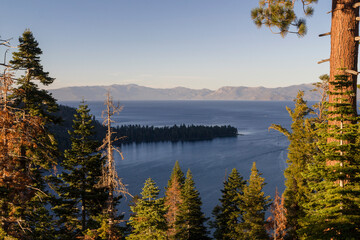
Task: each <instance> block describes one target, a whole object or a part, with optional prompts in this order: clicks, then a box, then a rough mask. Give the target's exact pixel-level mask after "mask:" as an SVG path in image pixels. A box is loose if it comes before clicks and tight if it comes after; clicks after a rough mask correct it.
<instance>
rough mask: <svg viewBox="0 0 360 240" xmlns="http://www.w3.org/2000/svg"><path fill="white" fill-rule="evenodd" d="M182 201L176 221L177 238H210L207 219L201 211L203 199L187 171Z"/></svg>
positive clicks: (193, 239)
mask: <svg viewBox="0 0 360 240" xmlns="http://www.w3.org/2000/svg"><path fill="white" fill-rule="evenodd" d="M181 197H182V203H181V205H180V210H179V215H178V218H177V222H176V227H177V229H176V231H177V233H178V234H177V235H176V238H177V239H184V240H185V239H187V240H195V239H197V240H202V239H209V237H208V236H207V234H208V231H207V229H206V227H205V222H206V221H207V219H206V218H205V216H204V214H203V213H202V211H201V205H202V203H201V199H200V194H199V192H198V191H197V190H196V189H195V183H194V180H193V177H192V174H191V172H190V169H189V170H188V171H187V173H186V179H185V182H184V185H183V188H182V192H181Z"/></svg>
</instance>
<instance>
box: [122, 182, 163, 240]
mask: <svg viewBox="0 0 360 240" xmlns="http://www.w3.org/2000/svg"><path fill="white" fill-rule="evenodd" d="M159 192H160V190H159V188H158V187H157V186H156V185H155V182H154V181H153V180H152V179H151V178H149V179H147V180H146V182H145V185H144V188H143V190H142V192H141V196H142V197H141V199H138V200H137V201H136V203H135V205H134V206H130V208H131V211H132V212H133V215H132V216H131V217H130V221H129V224H130V225H131V227H132V233H131V234H130V235H129V236H128V237H127V238H126V239H128V240H136V239H138V240H155V239H167V237H166V235H167V234H166V231H167V223H166V219H165V213H166V208H165V205H164V199H163V198H158V195H159Z"/></svg>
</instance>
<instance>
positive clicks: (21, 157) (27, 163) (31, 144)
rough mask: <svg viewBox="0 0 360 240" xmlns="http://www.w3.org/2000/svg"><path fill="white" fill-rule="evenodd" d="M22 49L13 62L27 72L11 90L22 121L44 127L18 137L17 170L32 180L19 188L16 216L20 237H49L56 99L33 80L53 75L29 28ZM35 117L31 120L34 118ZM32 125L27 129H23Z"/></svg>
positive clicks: (47, 82)
mask: <svg viewBox="0 0 360 240" xmlns="http://www.w3.org/2000/svg"><path fill="white" fill-rule="evenodd" d="M19 42H20V45H19V46H18V49H19V51H18V52H15V53H13V60H12V61H10V66H11V67H12V68H13V69H15V70H19V71H25V74H24V75H22V76H21V77H20V78H18V79H17V85H18V87H17V88H14V89H13V90H12V94H11V98H12V99H13V100H14V101H15V104H14V105H13V106H12V107H15V108H17V109H18V110H19V113H20V112H21V114H23V117H24V118H23V120H22V121H20V122H21V124H25V123H26V122H28V120H26V118H27V119H33V120H34V119H37V120H36V122H37V123H36V124H37V126H36V127H35V126H34V127H33V130H35V129H41V131H36V132H34V133H33V134H32V135H31V136H30V135H23V136H21V137H20V140H19V143H20V145H19V148H18V155H17V156H18V157H17V170H18V171H19V172H23V173H24V174H26V175H27V176H28V178H29V179H30V180H31V181H30V182H27V183H28V184H27V185H26V188H27V190H26V191H23V192H20V193H19V195H18V196H17V197H20V198H22V199H27V201H24V202H23V203H22V204H21V207H19V208H17V209H16V210H17V211H16V215H17V216H16V218H17V219H20V220H19V221H17V223H18V227H19V229H20V230H19V232H20V233H21V232H22V233H23V234H22V235H21V237H20V238H21V239H49V238H51V236H53V229H52V226H51V222H52V219H51V215H50V214H49V211H48V209H49V201H50V199H51V196H50V194H49V193H48V192H47V188H46V186H45V184H46V181H45V177H44V176H45V175H47V174H49V173H48V172H46V171H48V170H49V169H50V167H51V165H53V164H55V163H56V162H57V154H58V153H57V148H56V142H55V141H54V138H53V136H52V135H51V134H49V132H48V129H47V128H48V126H49V125H48V124H49V122H51V121H54V120H55V118H53V117H51V115H50V114H49V113H50V112H52V111H56V109H57V105H56V101H55V100H54V98H52V96H51V95H50V94H48V93H47V91H45V90H39V89H38V87H37V85H36V84H35V83H34V81H35V80H40V82H42V83H43V84H45V85H49V84H50V83H51V82H52V81H53V79H52V78H50V77H48V76H47V73H45V72H44V71H43V67H42V65H41V64H40V55H41V53H42V52H41V49H40V48H39V47H38V43H37V42H36V41H35V39H34V37H33V36H32V33H31V32H30V31H29V30H26V31H25V32H24V34H23V36H22V37H20V38H19ZM31 121H32V120H31ZM26 131H30V129H26V130H24V132H26Z"/></svg>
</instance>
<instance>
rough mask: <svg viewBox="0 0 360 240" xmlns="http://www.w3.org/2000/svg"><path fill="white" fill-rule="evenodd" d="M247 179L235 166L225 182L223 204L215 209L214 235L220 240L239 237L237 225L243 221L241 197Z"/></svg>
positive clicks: (221, 201)
mask: <svg viewBox="0 0 360 240" xmlns="http://www.w3.org/2000/svg"><path fill="white" fill-rule="evenodd" d="M245 185H246V181H244V180H243V178H242V177H241V176H240V174H239V173H238V171H237V170H236V169H235V168H234V169H233V170H232V171H231V173H230V175H229V177H228V179H227V180H226V181H225V182H224V189H222V190H221V192H222V196H221V198H220V203H221V205H220V206H219V205H218V206H216V207H215V208H214V211H213V216H214V219H215V220H214V222H212V226H213V227H214V228H215V232H214V237H215V239H219V240H231V239H237V238H238V233H237V231H236V229H237V225H238V224H239V223H240V222H242V211H241V209H240V206H241V200H240V199H241V197H240V196H242V195H243V189H244V186H245Z"/></svg>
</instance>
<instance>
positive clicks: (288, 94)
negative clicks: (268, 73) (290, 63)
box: [48, 83, 320, 101]
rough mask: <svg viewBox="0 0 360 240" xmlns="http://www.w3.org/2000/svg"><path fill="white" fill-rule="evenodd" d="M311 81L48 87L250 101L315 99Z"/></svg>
mask: <svg viewBox="0 0 360 240" xmlns="http://www.w3.org/2000/svg"><path fill="white" fill-rule="evenodd" d="M312 89H314V86H313V84H311V83H310V84H299V85H291V86H288V87H276V88H266V87H262V86H260V87H245V86H238V87H234V86H224V87H221V88H219V89H217V90H210V89H207V88H203V89H191V88H187V87H174V88H151V87H145V86H140V85H137V84H126V85H120V84H113V85H109V86H105V85H102V86H100V85H99V86H74V87H64V88H58V89H50V90H48V91H49V92H50V93H52V95H53V96H54V97H55V98H56V99H58V100H59V101H79V100H81V99H83V98H84V99H85V100H87V101H103V100H104V99H105V94H106V92H107V91H108V90H109V91H110V92H111V95H112V96H113V98H114V99H115V100H242V101H244V100H249V101H291V100H293V99H294V98H295V97H296V95H297V92H298V91H299V90H302V91H304V92H305V97H304V98H305V100H309V101H318V100H319V99H320V96H319V95H318V94H317V93H316V92H313V91H310V90H312Z"/></svg>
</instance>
